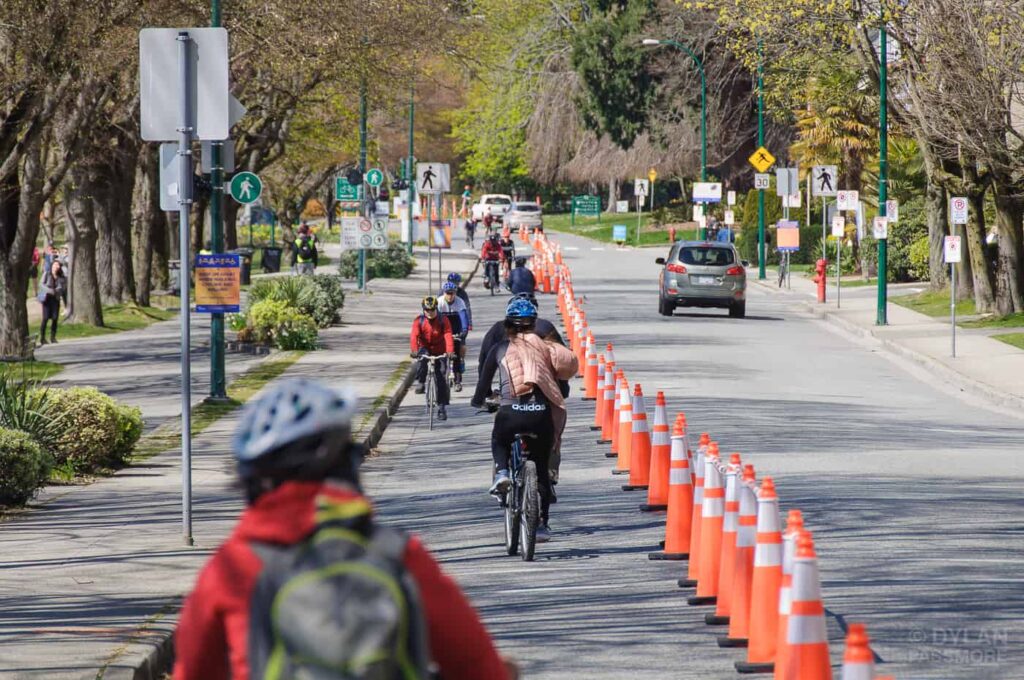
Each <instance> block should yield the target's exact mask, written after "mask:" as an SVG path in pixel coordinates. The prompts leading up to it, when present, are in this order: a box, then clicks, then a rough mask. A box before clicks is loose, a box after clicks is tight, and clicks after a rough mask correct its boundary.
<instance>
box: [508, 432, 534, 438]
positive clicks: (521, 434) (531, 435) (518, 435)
mask: <svg viewBox="0 0 1024 680" xmlns="http://www.w3.org/2000/svg"><path fill="white" fill-rule="evenodd" d="M512 436H513V437H515V438H516V439H536V438H537V435H535V434H534V433H532V432H516V433H515V434H514V435H512Z"/></svg>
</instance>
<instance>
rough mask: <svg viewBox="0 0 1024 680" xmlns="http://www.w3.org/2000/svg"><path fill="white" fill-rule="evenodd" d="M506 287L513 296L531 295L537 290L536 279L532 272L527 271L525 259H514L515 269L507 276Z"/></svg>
mask: <svg viewBox="0 0 1024 680" xmlns="http://www.w3.org/2000/svg"><path fill="white" fill-rule="evenodd" d="M508 287H509V289H510V290H511V291H512V294H513V295H519V294H521V293H526V294H528V295H533V293H534V291H535V290H536V289H537V279H536V277H534V275H533V272H532V271H530V270H529V269H527V267H526V258H525V257H521V256H520V257H517V258H516V268H515V269H513V270H512V272H511V273H510V274H509V275H508Z"/></svg>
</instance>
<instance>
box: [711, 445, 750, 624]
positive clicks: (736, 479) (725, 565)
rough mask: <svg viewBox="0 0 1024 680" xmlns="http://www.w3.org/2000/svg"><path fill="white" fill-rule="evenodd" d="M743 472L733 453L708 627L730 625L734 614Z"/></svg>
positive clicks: (726, 487)
mask: <svg viewBox="0 0 1024 680" xmlns="http://www.w3.org/2000/svg"><path fill="white" fill-rule="evenodd" d="M742 469H743V464H742V463H741V462H740V454H738V453H734V454H732V456H731V457H730V458H729V466H728V467H727V468H726V469H725V518H724V521H723V522H722V563H721V565H720V567H719V570H718V601H717V602H716V603H715V613H714V614H706V615H705V616H704V623H706V624H708V625H709V626H727V625H729V616H730V612H731V611H732V578H733V573H734V571H735V568H736V531H737V529H738V527H739V514H740V484H741V483H742V482H741V481H740V473H741V471H742Z"/></svg>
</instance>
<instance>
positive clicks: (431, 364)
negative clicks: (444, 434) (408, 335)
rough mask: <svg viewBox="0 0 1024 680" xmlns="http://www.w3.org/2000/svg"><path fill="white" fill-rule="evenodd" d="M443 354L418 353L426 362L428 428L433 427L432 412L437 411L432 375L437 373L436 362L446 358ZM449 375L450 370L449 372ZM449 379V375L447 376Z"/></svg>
mask: <svg viewBox="0 0 1024 680" xmlns="http://www.w3.org/2000/svg"><path fill="white" fill-rule="evenodd" d="M446 357H447V355H445V354H437V355H432V354H423V355H420V361H426V362H427V380H426V392H427V422H428V425H427V427H428V428H429V429H430V430H433V429H434V414H436V413H437V381H436V379H435V378H434V376H435V375H436V373H437V368H436V364H437V361H438V360H439V359H444V358H446ZM449 375H450V372H449ZM449 379H450V377H449Z"/></svg>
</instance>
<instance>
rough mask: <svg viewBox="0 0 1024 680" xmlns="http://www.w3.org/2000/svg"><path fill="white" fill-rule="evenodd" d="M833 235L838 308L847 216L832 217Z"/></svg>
mask: <svg viewBox="0 0 1024 680" xmlns="http://www.w3.org/2000/svg"><path fill="white" fill-rule="evenodd" d="M832 236H834V237H835V239H836V308H839V307H841V306H842V295H843V292H842V288H843V286H842V279H841V278H840V277H842V274H843V238H844V237H845V236H846V218H845V217H843V216H842V215H838V214H837V215H836V216H835V217H833V218H832Z"/></svg>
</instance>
